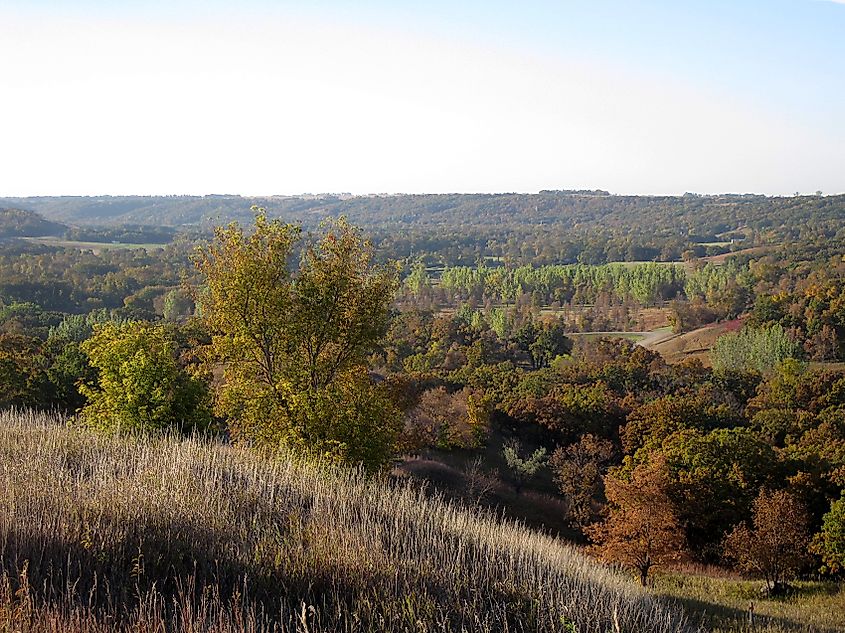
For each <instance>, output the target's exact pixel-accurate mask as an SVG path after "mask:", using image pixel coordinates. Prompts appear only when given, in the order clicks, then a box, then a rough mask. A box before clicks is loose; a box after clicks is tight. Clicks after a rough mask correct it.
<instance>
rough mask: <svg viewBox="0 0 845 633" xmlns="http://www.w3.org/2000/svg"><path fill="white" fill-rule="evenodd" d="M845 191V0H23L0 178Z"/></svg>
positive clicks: (7, 16) (286, 188)
mask: <svg viewBox="0 0 845 633" xmlns="http://www.w3.org/2000/svg"><path fill="white" fill-rule="evenodd" d="M564 188H577V189H582V188H601V189H608V190H610V191H613V192H616V193H683V192H685V191H694V192H702V193H705V192H724V191H733V192H763V193H772V194H779V193H780V194H782V193H792V192H794V191H801V192H812V191H815V190H818V189H820V190H822V191H824V192H825V193H834V192H843V191H845V0H843V2H833V1H826V0H756V1H752V0H730V1H722V0H701V1H698V0H695V1H687V0H671V1H670V0H664V1H656V0H654V1H636V0H619V1H610V0H583V1H565V0H558V1H546V2H542V1H532V0H522V1H520V2H502V1H497V0H483V1H478V2H475V1H461V0H445V1H441V0H425V1H421V0H420V1H413V2H412V1H407V2H405V1H402V0H390V1H384V2H379V1H346V2H340V1H337V2H331V1H315V0H311V1H307V2H306V1H305V0H302V1H300V2H283V1H278V0H277V1H275V2H271V1H269V0H267V1H261V0H241V1H240V2H214V1H211V2H209V1H207V0H206V1H204V2H189V1H182V2H180V1H178V0H169V1H165V0H160V1H158V2H141V1H140V0H139V1H123V2H121V1H119V0H111V1H109V2H106V1H97V0H89V1H81V0H80V1H76V2H73V1H70V0H64V1H58V0H56V1H49V0H17V1H16V0H0V195H36V194H42V195H55V194H108V193H110V194H175V193H196V194H204V193H240V194H245V195H247V194H273V193H302V192H315V193H316V192H344V191H349V192H353V193H370V192H447V191H455V192H472V191H528V192H531V191H537V190H540V189H564Z"/></svg>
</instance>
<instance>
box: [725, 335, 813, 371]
mask: <svg viewBox="0 0 845 633" xmlns="http://www.w3.org/2000/svg"><path fill="white" fill-rule="evenodd" d="M799 352H800V348H799V346H798V344H797V343H796V342H795V341H793V340H792V339H791V338H790V337H789V335H788V334H787V333H786V331H785V330H784V329H783V328H782V327H781V326H780V325H778V324H775V325H771V326H765V327H760V328H750V327H746V328H743V329H742V330H741V331H739V332H735V333H731V334H725V335H723V336H720V337H719V338H718V339H717V340H716V343H715V345H714V346H713V350H712V352H711V353H710V357H711V360H712V362H713V368H714V369H715V370H717V371H749V370H753V371H757V372H760V373H766V372H770V371H772V370H773V369H774V368H775V367H776V366H777V365H778V363H780V362H782V361H784V360H786V359H787V358H797V357H798V355H799Z"/></svg>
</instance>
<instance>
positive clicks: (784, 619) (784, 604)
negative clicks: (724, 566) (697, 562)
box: [655, 573, 845, 633]
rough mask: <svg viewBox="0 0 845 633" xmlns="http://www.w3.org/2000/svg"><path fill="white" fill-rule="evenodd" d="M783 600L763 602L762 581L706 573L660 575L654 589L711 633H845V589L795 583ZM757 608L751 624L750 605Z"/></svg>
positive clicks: (826, 584) (839, 584) (766, 599)
mask: <svg viewBox="0 0 845 633" xmlns="http://www.w3.org/2000/svg"><path fill="white" fill-rule="evenodd" d="M792 586H793V588H794V591H793V592H791V593H790V594H789V595H787V596H784V597H782V598H773V599H769V598H765V597H763V596H762V594H761V592H760V589H761V587H762V583H761V582H759V581H757V582H752V581H747V580H740V579H736V578H725V577H712V576H708V575H688V574H679V573H675V574H660V575H658V576H657V577H656V580H655V591H656V593H658V594H659V595H662V596H664V597H666V598H670V599H673V600H677V601H678V602H679V603H680V604H682V605H683V606H684V608H685V610H686V611H687V613H688V614H689V615H690V617H691V619H693V620H694V621H695V622H696V623H697V624H700V625H701V626H702V627H703V628H704V629H705V630H707V631H712V633H739V632H745V631H749V632H751V631H756V632H759V633H786V632H798V631H807V632H813V633H834V632H839V633H841V632H842V631H845V586H843V584H842V583H834V582H796V583H793V584H792ZM752 603H753V605H754V622H753V625H752V623H751V622H750V620H749V606H750V605H751V604H752Z"/></svg>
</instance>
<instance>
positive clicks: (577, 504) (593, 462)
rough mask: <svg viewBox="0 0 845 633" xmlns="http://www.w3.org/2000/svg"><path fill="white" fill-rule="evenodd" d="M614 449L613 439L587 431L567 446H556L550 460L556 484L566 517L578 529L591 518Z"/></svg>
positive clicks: (588, 522) (582, 528)
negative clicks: (565, 502)
mask: <svg viewBox="0 0 845 633" xmlns="http://www.w3.org/2000/svg"><path fill="white" fill-rule="evenodd" d="M614 453H615V451H614V448H613V443H612V442H610V441H609V440H605V439H601V438H599V437H596V436H595V435H592V434H587V435H584V436H583V437H582V438H581V439H580V440H579V441H577V442H575V443H574V444H570V445H569V446H567V447H566V448H558V449H557V450H556V451H555V452H554V453H553V454H552V457H551V460H549V465H550V466H551V468H552V471H553V472H554V476H555V481H556V482H557V485H558V488H559V489H560V491H561V493H562V494H563V495H565V496H566V500H567V502H568V507H567V518H568V519H569V520H570V522H571V523H572V524H573V525H574V526H575V527H577V528H578V529H579V530H582V531H583V530H584V528H585V527H586V526H587V525H589V524H590V523H592V521H593V518H594V510H593V502H594V500H595V498H596V497H597V496H598V495H599V494H600V493H601V492H602V489H603V479H602V478H603V476H604V474H605V471H606V470H607V467H608V465H609V464H610V461H611V460H612V459H613V455H614Z"/></svg>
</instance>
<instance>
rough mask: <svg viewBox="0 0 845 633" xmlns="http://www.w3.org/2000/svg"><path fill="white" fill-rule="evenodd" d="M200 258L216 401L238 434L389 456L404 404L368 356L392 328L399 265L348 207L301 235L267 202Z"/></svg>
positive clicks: (318, 449) (296, 446)
mask: <svg viewBox="0 0 845 633" xmlns="http://www.w3.org/2000/svg"><path fill="white" fill-rule="evenodd" d="M303 242H305V243H304V244H303ZM300 247H301V248H300ZM297 250H299V251H300V257H299V261H298V263H296V262H295V261H294V255H295V252H296V251H297ZM195 264H196V266H197V268H198V270H199V271H200V272H201V273H202V274H203V275H204V277H205V285H204V286H203V287H202V288H200V289H199V290H198V292H197V297H196V299H197V303H198V306H199V310H200V314H201V316H202V318H203V320H204V321H205V323H206V326H207V327H208V329H209V331H210V333H211V335H212V342H211V345H210V347H209V349H208V351H209V355H208V357H209V360H211V362H213V363H214V365H215V368H218V369H221V368H222V376H219V379H218V380H217V381H216V382H217V389H216V405H217V410H218V413H220V414H221V415H224V416H226V417H227V418H228V420H229V425H230V428H231V430H232V432H233V435H234V436H235V437H236V438H238V439H241V440H246V441H248V442H251V443H254V444H257V445H262V446H269V447H271V448H272V447H277V446H284V447H286V448H288V449H293V450H296V451H301V452H306V453H313V454H320V455H329V456H331V457H332V458H336V459H339V460H343V461H347V462H351V463H361V464H363V465H364V466H365V467H366V468H368V469H369V470H376V469H378V468H380V467H382V466H383V465H384V464H385V463H386V462H387V460H388V459H389V458H390V457H391V456H392V454H393V450H394V447H395V442H396V437H397V434H398V431H399V427H400V413H399V411H398V409H397V408H396V406H395V405H394V404H393V403H392V401H391V400H390V398H389V397H388V394H387V391H386V390H385V388H384V387H383V386H382V385H381V384H379V383H377V382H376V381H374V380H373V379H372V378H371V376H370V375H369V374H368V372H367V367H366V359H367V357H368V356H369V355H370V354H371V353H372V352H373V351H374V350H375V349H376V348H377V346H378V344H379V342H380V340H381V339H382V337H383V336H384V334H385V333H386V332H387V328H388V322H389V308H390V304H391V302H392V300H393V296H394V293H395V291H396V288H397V285H398V269H397V268H395V267H392V266H377V265H376V264H375V263H374V262H373V252H372V247H371V246H370V245H369V243H367V242H366V241H365V240H364V239H363V238H362V236H361V234H360V232H359V231H358V230H357V229H355V228H354V227H352V226H350V225H349V224H348V223H347V222H346V220H345V219H343V218H341V219H339V220H331V221H327V222H325V223H324V224H323V230H322V233H321V235H320V236H319V237H318V238H317V239H308V240H303V237H302V232H301V230H300V228H299V227H298V226H295V225H291V224H285V223H282V222H281V221H279V220H270V219H268V218H267V216H266V215H265V213H264V211H263V210H262V209H256V217H255V225H254V227H253V228H252V230H251V231H249V232H247V231H245V230H244V229H243V228H242V227H241V226H239V225H238V224H230V225H229V226H226V227H220V228H218V229H217V230H216V232H215V239H214V241H213V242H212V243H211V244H210V245H208V246H207V247H205V248H201V249H199V251H198V252H197V254H196V257H195Z"/></svg>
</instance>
